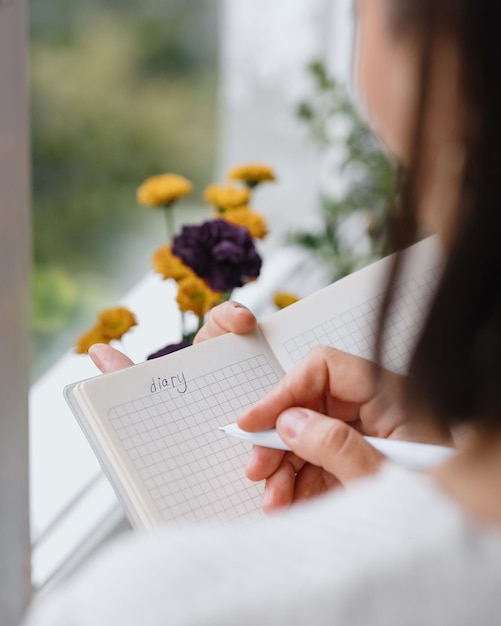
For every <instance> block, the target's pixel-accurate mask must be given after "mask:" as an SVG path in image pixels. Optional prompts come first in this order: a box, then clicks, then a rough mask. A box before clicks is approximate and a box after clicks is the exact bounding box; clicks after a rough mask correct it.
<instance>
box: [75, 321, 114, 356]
mask: <svg viewBox="0 0 501 626" xmlns="http://www.w3.org/2000/svg"><path fill="white" fill-rule="evenodd" d="M95 343H110V338H109V337H105V336H104V335H103V333H102V332H101V328H100V327H99V326H95V327H94V328H92V329H91V330H88V331H87V332H85V333H82V334H81V335H80V337H79V338H78V339H77V342H76V346H75V351H76V352H77V353H78V354H86V353H87V352H88V351H89V348H90V347H91V346H93V345H94V344H95Z"/></svg>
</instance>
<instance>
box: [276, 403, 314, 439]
mask: <svg viewBox="0 0 501 626" xmlns="http://www.w3.org/2000/svg"><path fill="white" fill-rule="evenodd" d="M309 418H310V414H309V412H308V411H306V410H305V409H296V408H294V409H287V411H284V412H283V413H282V414H281V415H280V417H279V418H278V421H277V426H278V427H279V431H280V432H281V433H283V434H284V435H285V436H286V437H289V438H291V439H294V438H296V437H298V436H299V435H300V434H301V432H302V431H303V428H304V427H305V426H306V422H307V421H308V420H309Z"/></svg>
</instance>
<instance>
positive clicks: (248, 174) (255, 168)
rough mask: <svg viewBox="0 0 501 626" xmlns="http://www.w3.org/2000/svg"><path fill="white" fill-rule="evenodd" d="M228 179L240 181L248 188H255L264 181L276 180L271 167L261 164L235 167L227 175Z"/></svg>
mask: <svg viewBox="0 0 501 626" xmlns="http://www.w3.org/2000/svg"><path fill="white" fill-rule="evenodd" d="M228 178H229V179H230V180H241V181H243V182H244V183H245V184H246V185H247V186H248V187H255V186H256V185H259V183H263V182H265V181H273V180H276V176H275V172H274V171H273V170H272V169H271V167H269V166H268V165H263V164H261V163H248V164H247V165H241V166H239V167H235V168H233V169H232V170H231V171H230V172H229V173H228Z"/></svg>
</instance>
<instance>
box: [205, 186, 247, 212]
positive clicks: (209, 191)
mask: <svg viewBox="0 0 501 626" xmlns="http://www.w3.org/2000/svg"><path fill="white" fill-rule="evenodd" d="M204 198H205V201H206V202H208V203H209V204H212V205H213V206H215V207H216V208H217V209H219V210H220V211H221V212H224V211H228V210H230V209H236V208H237V207H241V206H245V205H246V204H247V203H248V202H249V200H250V191H249V190H248V189H247V188H246V187H231V186H229V185H209V186H208V187H206V189H205V191H204Z"/></svg>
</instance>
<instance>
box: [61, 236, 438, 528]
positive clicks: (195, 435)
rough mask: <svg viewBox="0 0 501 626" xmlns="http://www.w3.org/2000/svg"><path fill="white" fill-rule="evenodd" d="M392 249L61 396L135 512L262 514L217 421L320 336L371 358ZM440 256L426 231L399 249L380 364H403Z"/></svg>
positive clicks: (240, 454) (141, 517)
mask: <svg viewBox="0 0 501 626" xmlns="http://www.w3.org/2000/svg"><path fill="white" fill-rule="evenodd" d="M389 263H390V260H389V259H383V260H382V261H378V262H377V263H375V264H373V265H371V266H369V267H367V268H365V269H363V270H360V271H359V272H356V273H354V274H352V275H350V276H348V277H346V278H343V279H342V280H340V281H338V282H336V283H334V284H333V285H330V286H329V287H326V288H325V289H322V290H321V291H319V292H317V293H315V294H313V295H312V296H309V297H308V298H305V299H304V300H301V301H299V302H298V303H296V304H294V305H292V306H290V307H288V308H286V309H284V310H282V311H279V312H277V313H275V314H273V315H271V316H270V317H268V318H267V319H266V320H264V321H262V322H260V324H259V325H258V327H257V329H256V330H255V331H254V332H253V333H252V334H249V335H246V336H237V335H232V334H229V335H224V336H222V337H218V338H216V339H212V340H210V341H208V342H205V343H201V344H198V345H196V346H191V347H189V348H186V349H184V350H181V351H179V352H175V353H173V354H171V355H168V356H165V357H161V358H159V359H155V360H152V361H147V362H145V363H141V364H139V365H136V366H134V367H131V368H129V369H126V370H121V371H119V372H115V373H112V374H106V375H103V376H98V377H96V378H92V379H89V380H85V381H82V382H78V383H76V384H74V385H70V386H68V387H67V388H66V389H65V396H66V399H67V401H68V403H69V404H70V406H71V408H72V410H73V412H74V413H75V416H76V418H77V420H78V421H79V423H80V425H81V427H82V429H83V430H84V432H85V434H86V436H87V438H88V440H89V442H90V444H91V445H92V447H93V448H94V451H95V453H96V455H97V457H98V459H99V461H100V463H101V465H102V467H103V469H104V471H105V473H106V474H107V476H108V478H109V480H110V481H111V483H112V485H113V487H114V489H115V491H116V493H117V495H118V497H119V499H120V501H121V503H122V505H123V507H124V509H125V511H126V513H127V515H128V517H129V519H130V521H131V523H132V524H133V526H135V527H148V526H153V525H156V524H159V523H162V522H167V521H172V520H176V521H178V522H180V523H183V524H186V523H191V522H193V521H197V520H201V519H216V520H221V521H224V520H230V519H234V518H247V517H252V516H258V515H260V505H261V493H262V487H261V485H256V484H254V483H251V482H250V481H248V480H247V479H246V477H245V471H244V468H245V463H246V459H247V456H248V447H247V446H246V445H245V444H243V443H240V442H237V441H235V440H234V439H232V438H229V437H228V436H226V435H225V434H224V433H222V432H221V431H219V430H218V427H219V426H225V425H227V424H228V423H230V422H233V421H235V419H236V418H237V417H238V415H239V414H240V413H241V412H242V411H243V409H245V408H246V407H248V406H250V405H251V404H252V403H254V402H255V401H256V400H257V399H258V398H260V397H261V396H262V395H263V394H265V393H266V392H267V391H268V390H269V389H271V387H273V385H275V384H276V383H277V382H278V380H279V379H280V378H281V377H282V376H283V375H284V373H285V372H287V371H288V370H290V369H291V368H292V367H294V365H295V364H296V363H298V362H299V361H300V360H301V359H302V358H303V356H304V355H305V354H307V352H308V351H309V350H310V349H311V348H312V347H314V346H317V345H332V346H335V347H337V348H339V349H341V350H345V351H347V352H351V353H353V354H357V355H360V356H364V357H367V358H370V357H371V355H372V347H373V344H374V327H375V323H374V322H375V319H376V317H377V314H378V310H379V306H380V303H381V298H382V293H383V290H384V277H385V276H386V272H387V269H388V267H389ZM440 267H441V260H440V253H439V251H438V244H437V242H436V241H434V240H433V239H428V240H425V241H423V242H421V243H419V244H416V245H415V246H413V247H412V248H410V249H409V251H408V252H407V253H406V262H405V268H404V274H403V277H402V279H401V281H400V284H399V287H398V306H397V308H396V309H395V310H394V311H393V313H392V316H391V323H390V327H389V330H388V339H387V342H386V352H385V354H384V364H385V365H386V366H387V367H389V368H390V369H393V370H396V371H405V368H406V364H407V362H408V358H409V355H410V352H411V351H412V348H413V345H414V341H415V338H416V335H417V333H418V332H419V329H420V326H421V323H422V320H423V313H424V311H425V310H426V307H427V302H428V299H429V297H430V295H431V293H432V291H433V286H434V285H435V284H436V280H437V276H438V275H439V272H440Z"/></svg>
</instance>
